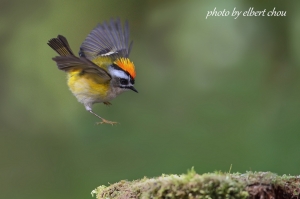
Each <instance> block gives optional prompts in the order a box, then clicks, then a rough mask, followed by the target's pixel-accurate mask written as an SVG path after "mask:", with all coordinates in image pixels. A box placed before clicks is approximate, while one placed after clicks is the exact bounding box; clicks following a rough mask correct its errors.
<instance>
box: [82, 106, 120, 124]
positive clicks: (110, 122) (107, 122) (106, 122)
mask: <svg viewBox="0 0 300 199" xmlns="http://www.w3.org/2000/svg"><path fill="white" fill-rule="evenodd" d="M88 111H89V112H90V113H92V114H93V115H95V116H96V117H98V118H100V119H101V120H102V122H97V124H104V123H105V124H111V125H114V124H117V123H118V122H112V121H109V120H106V119H104V118H102V117H100V116H99V115H97V114H96V113H94V112H93V111H92V110H88Z"/></svg>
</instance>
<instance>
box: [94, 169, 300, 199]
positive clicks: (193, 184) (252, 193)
mask: <svg viewBox="0 0 300 199" xmlns="http://www.w3.org/2000/svg"><path fill="white" fill-rule="evenodd" d="M287 185H288V186H287ZM299 193H300V177H294V176H286V175H284V176H278V175H276V174H274V173H270V172H247V173H245V174H240V173H233V174H230V173H222V172H215V173H206V174H202V175H199V174H197V173H196V172H195V171H194V169H191V170H190V171H188V172H187V174H182V175H164V174H163V175H162V176H160V177H157V178H143V179H141V180H135V181H125V180H122V181H120V182H117V183H115V184H112V185H110V186H107V187H106V186H99V187H98V188H96V189H95V190H94V191H92V195H96V197H97V199H102V198H105V199H110V198H116V199H117V198H119V199H126V198H141V199H146V198H157V199H159V198H191V199H192V198H195V199H196V198H197V199H198V198H199V199H214V198H224V199H246V198H256V197H258V198H260V196H262V195H263V196H264V198H272V197H275V195H276V194H277V195H276V197H275V198H277V197H278V198H289V197H292V196H299ZM278 194H282V197H281V196H278ZM283 196H284V197H283Z"/></svg>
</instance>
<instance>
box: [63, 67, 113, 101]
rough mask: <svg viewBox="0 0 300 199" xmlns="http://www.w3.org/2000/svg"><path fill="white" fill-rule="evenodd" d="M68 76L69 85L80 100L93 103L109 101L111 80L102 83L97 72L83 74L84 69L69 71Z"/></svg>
mask: <svg viewBox="0 0 300 199" xmlns="http://www.w3.org/2000/svg"><path fill="white" fill-rule="evenodd" d="M67 78H68V86H69V88H70V90H71V91H72V93H73V94H74V95H75V96H76V98H77V99H78V101H79V102H81V103H92V104H93V103H96V102H104V101H107V99H106V98H107V96H108V92H109V82H107V83H100V82H101V79H99V78H100V77H98V76H97V75H96V74H90V73H84V74H82V70H79V69H76V70H72V71H69V72H68V77H67ZM97 78H98V79H97ZM98 80H99V81H98Z"/></svg>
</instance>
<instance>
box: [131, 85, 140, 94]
mask: <svg viewBox="0 0 300 199" xmlns="http://www.w3.org/2000/svg"><path fill="white" fill-rule="evenodd" d="M129 89H131V90H133V91H134V92H136V93H138V91H137V90H136V89H135V88H134V87H133V86H130V87H129Z"/></svg>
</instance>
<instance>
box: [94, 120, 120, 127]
mask: <svg viewBox="0 0 300 199" xmlns="http://www.w3.org/2000/svg"><path fill="white" fill-rule="evenodd" d="M96 124H97V125H99V124H111V125H112V126H113V125H114V124H118V122H112V121H109V120H106V119H102V122H97V123H96Z"/></svg>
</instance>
